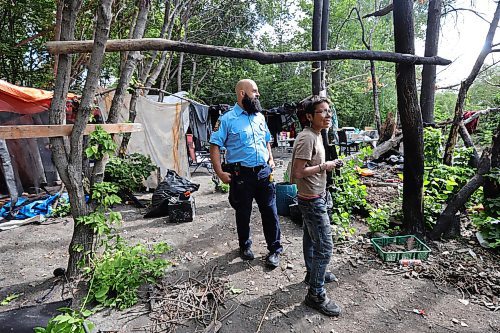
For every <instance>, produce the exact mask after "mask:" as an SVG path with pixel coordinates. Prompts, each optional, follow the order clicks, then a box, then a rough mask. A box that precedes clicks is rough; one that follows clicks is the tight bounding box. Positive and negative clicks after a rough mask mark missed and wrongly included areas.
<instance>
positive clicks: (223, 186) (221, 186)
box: [216, 182, 230, 193]
mask: <svg viewBox="0 0 500 333" xmlns="http://www.w3.org/2000/svg"><path fill="white" fill-rule="evenodd" d="M216 187H217V190H218V191H220V192H222V193H229V187H230V185H229V184H224V183H223V182H220V184H218V185H217V186H216Z"/></svg>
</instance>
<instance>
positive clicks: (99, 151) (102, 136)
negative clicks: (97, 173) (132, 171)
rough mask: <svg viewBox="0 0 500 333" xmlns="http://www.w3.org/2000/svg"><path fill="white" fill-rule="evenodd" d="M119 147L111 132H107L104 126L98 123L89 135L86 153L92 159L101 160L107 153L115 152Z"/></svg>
mask: <svg viewBox="0 0 500 333" xmlns="http://www.w3.org/2000/svg"><path fill="white" fill-rule="evenodd" d="M116 148H117V145H116V143H115V142H114V141H113V137H112V136H111V134H109V133H108V132H106V131H105V130H104V129H103V128H102V126H99V125H97V126H96V127H95V130H94V131H93V132H92V133H90V135H89V143H88V146H87V148H85V155H87V158H88V159H91V160H100V159H102V158H103V157H104V156H105V155H107V154H110V153H114V152H115V150H116Z"/></svg>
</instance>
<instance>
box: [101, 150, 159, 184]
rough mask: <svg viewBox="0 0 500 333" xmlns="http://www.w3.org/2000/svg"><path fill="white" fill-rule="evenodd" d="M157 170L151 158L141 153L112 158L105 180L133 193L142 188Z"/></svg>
mask: <svg viewBox="0 0 500 333" xmlns="http://www.w3.org/2000/svg"><path fill="white" fill-rule="evenodd" d="M155 170H156V166H155V165H154V164H153V162H152V161H151V158H150V157H149V156H145V155H142V154H139V153H133V154H130V155H126V156H125V157H124V158H119V157H115V156H112V157H111V158H110V159H109V161H108V163H107V164H106V170H105V179H106V180H107V181H110V182H113V183H115V184H117V185H118V186H119V187H120V188H121V189H128V190H129V191H131V192H134V191H138V190H139V189H141V188H142V182H143V181H144V180H145V179H146V178H148V177H149V176H150V175H151V172H153V171H155Z"/></svg>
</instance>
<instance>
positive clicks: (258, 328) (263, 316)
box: [255, 299, 273, 333]
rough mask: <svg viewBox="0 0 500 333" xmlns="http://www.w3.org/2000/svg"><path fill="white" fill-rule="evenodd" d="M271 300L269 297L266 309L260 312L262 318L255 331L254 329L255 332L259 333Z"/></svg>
mask: <svg viewBox="0 0 500 333" xmlns="http://www.w3.org/2000/svg"><path fill="white" fill-rule="evenodd" d="M272 302H273V300H272V299H271V300H270V301H269V304H268V305H267V308H266V311H264V313H263V314H262V318H261V319H260V323H259V326H258V327H257V331H255V333H259V332H260V328H261V326H262V323H263V322H264V318H265V317H266V314H267V311H268V310H269V307H270V306H271V303H272Z"/></svg>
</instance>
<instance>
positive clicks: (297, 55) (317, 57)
mask: <svg viewBox="0 0 500 333" xmlns="http://www.w3.org/2000/svg"><path fill="white" fill-rule="evenodd" d="M93 43H94V42H93V41H92V40H86V41H54V42H47V43H46V44H45V45H46V48H47V50H48V51H49V52H50V53H52V54H70V53H86V52H89V51H90V50H91V49H92V45H93ZM146 50H169V51H177V52H185V53H192V54H200V55H207V56H216V57H226V58H239V59H250V60H255V61H258V62H259V63H261V64H276V63H284V62H300V61H325V60H339V59H357V60H378V61H386V62H394V63H407V64H413V65H423V64H432V65H448V64H450V63H451V61H450V60H447V59H443V58H441V57H419V56H415V55H411V54H402V53H394V52H384V51H365V50H362V51H361V50H358V51H338V50H325V51H305V52H282V53H273V52H261V51H253V50H248V49H239V48H234V47H225V46H213V45H204V44H195V43H187V42H177V41H172V40H166V39H159V38H142V39H114V40H109V41H108V43H107V45H106V51H107V52H116V51H146Z"/></svg>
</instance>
